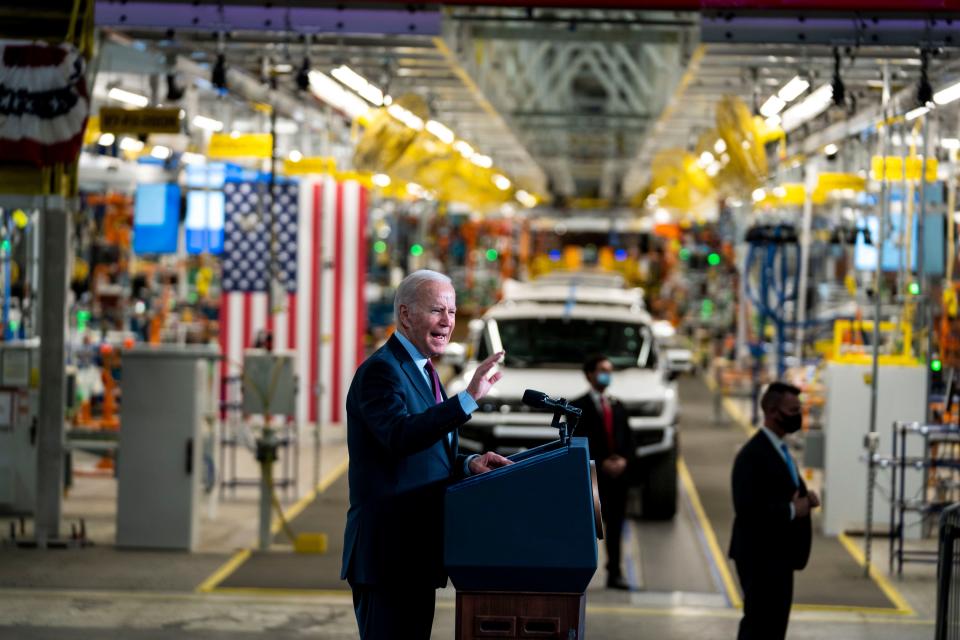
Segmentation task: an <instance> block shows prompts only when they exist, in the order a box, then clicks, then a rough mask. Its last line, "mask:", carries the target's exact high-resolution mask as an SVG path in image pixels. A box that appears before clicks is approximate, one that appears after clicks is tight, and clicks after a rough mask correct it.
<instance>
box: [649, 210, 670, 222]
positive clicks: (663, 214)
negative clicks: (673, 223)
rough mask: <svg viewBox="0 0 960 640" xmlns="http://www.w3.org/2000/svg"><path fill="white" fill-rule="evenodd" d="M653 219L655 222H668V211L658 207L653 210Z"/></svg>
mask: <svg viewBox="0 0 960 640" xmlns="http://www.w3.org/2000/svg"><path fill="white" fill-rule="evenodd" d="M653 221H654V222H656V223H657V224H670V212H669V211H667V210H666V209H663V208H660V209H657V210H656V211H654V212H653Z"/></svg>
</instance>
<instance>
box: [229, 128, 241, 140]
mask: <svg viewBox="0 0 960 640" xmlns="http://www.w3.org/2000/svg"><path fill="white" fill-rule="evenodd" d="M239 138H240V132H239V131H237V130H236V129H234V130H233V131H231V132H230V139H231V140H238V139H239Z"/></svg>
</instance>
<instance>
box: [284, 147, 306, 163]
mask: <svg viewBox="0 0 960 640" xmlns="http://www.w3.org/2000/svg"><path fill="white" fill-rule="evenodd" d="M287 157H288V158H290V162H300V161H301V160H303V154H302V153H300V152H299V151H297V150H296V149H294V150H293V151H291V152H290V153H289V154H287Z"/></svg>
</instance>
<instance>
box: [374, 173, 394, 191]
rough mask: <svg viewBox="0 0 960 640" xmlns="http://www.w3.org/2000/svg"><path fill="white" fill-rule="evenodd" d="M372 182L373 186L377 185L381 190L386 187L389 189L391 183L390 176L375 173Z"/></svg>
mask: <svg viewBox="0 0 960 640" xmlns="http://www.w3.org/2000/svg"><path fill="white" fill-rule="evenodd" d="M371 180H372V181H373V184H375V185H377V186H378V187H380V188H381V189H382V188H384V187H389V186H390V182H391V180H390V176H388V175H387V174H385V173H375V174H373V178H371Z"/></svg>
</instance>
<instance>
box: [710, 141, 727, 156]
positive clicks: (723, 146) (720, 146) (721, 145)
mask: <svg viewBox="0 0 960 640" xmlns="http://www.w3.org/2000/svg"><path fill="white" fill-rule="evenodd" d="M713 150H714V151H716V152H717V153H718V154H720V153H723V152H724V151H726V150H727V143H726V141H724V139H723V138H718V139H717V141H716V142H714V143H713Z"/></svg>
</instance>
